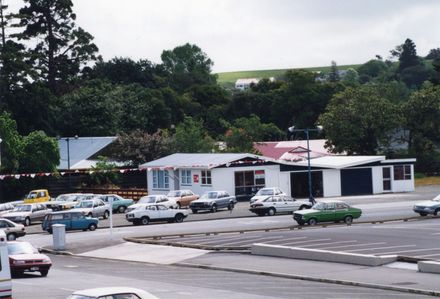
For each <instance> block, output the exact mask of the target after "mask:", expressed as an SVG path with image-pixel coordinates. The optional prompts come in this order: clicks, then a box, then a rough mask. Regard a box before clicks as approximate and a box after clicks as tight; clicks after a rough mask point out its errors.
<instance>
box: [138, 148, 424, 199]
mask: <svg viewBox="0 0 440 299" xmlns="http://www.w3.org/2000/svg"><path fill="white" fill-rule="evenodd" d="M415 161H416V160H415V159H400V160H386V159H385V157H384V156H326V157H320V158H315V159H311V160H310V164H311V174H312V186H313V188H312V189H313V193H314V196H315V197H332V196H344V195H366V194H378V193H385V192H411V191H414V163H415ZM140 168H141V169H147V170H148V172H147V181H148V193H149V194H163V193H168V192H169V191H170V190H177V189H191V190H193V191H194V192H195V193H198V194H203V193H204V192H206V191H210V190H226V191H228V192H229V193H230V194H234V195H236V196H237V198H239V199H240V198H243V199H245V198H249V197H251V196H252V195H253V194H254V193H255V192H256V191H257V190H258V189H260V188H263V187H273V186H278V187H280V188H281V189H282V190H283V191H284V192H286V193H287V194H289V195H291V196H292V197H295V198H307V197H308V167H307V161H300V162H286V161H277V160H274V159H272V158H268V157H264V156H258V155H252V154H173V155H170V156H167V157H164V158H161V159H158V160H155V161H151V162H148V163H145V164H143V165H141V166H140Z"/></svg>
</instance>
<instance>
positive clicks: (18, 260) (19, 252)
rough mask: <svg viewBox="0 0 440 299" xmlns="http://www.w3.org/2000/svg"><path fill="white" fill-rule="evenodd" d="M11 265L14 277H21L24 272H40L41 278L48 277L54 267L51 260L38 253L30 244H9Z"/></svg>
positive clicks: (14, 242) (13, 242) (15, 242)
mask: <svg viewBox="0 0 440 299" xmlns="http://www.w3.org/2000/svg"><path fill="white" fill-rule="evenodd" d="M8 255H9V265H10V267H11V273H12V275H20V274H23V273H24V272H40V273H41V276H43V277H44V276H47V273H49V269H50V267H51V266H52V261H51V260H50V258H49V257H48V256H47V255H45V254H41V253H39V252H38V250H37V249H36V248H35V247H34V246H32V245H31V243H29V242H19V241H12V242H8Z"/></svg>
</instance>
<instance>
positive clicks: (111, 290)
mask: <svg viewBox="0 0 440 299" xmlns="http://www.w3.org/2000/svg"><path fill="white" fill-rule="evenodd" d="M115 293H116V294H118V293H119V294H120V293H135V294H139V295H141V296H142V298H151V299H153V298H157V297H155V296H153V295H152V294H150V293H148V292H146V291H144V290H140V289H136V288H130V287H105V288H94V289H85V290H80V291H76V292H74V293H73V294H74V295H85V296H93V297H100V296H106V295H110V294H115Z"/></svg>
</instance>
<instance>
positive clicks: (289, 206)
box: [279, 195, 296, 212]
mask: <svg viewBox="0 0 440 299" xmlns="http://www.w3.org/2000/svg"><path fill="white" fill-rule="evenodd" d="M279 198H280V201H281V202H280V204H281V206H282V207H283V210H282V211H283V212H292V211H295V210H296V209H295V205H294V201H293V199H292V198H291V197H289V196H285V195H280V196H279Z"/></svg>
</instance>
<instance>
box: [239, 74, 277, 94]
mask: <svg viewBox="0 0 440 299" xmlns="http://www.w3.org/2000/svg"><path fill="white" fill-rule="evenodd" d="M269 80H270V82H274V81H275V78H274V77H270V78H269ZM260 81H261V78H246V79H237V81H235V88H236V89H238V90H242V91H243V90H247V89H249V88H251V85H252V84H254V85H256V84H258V82H260Z"/></svg>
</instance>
